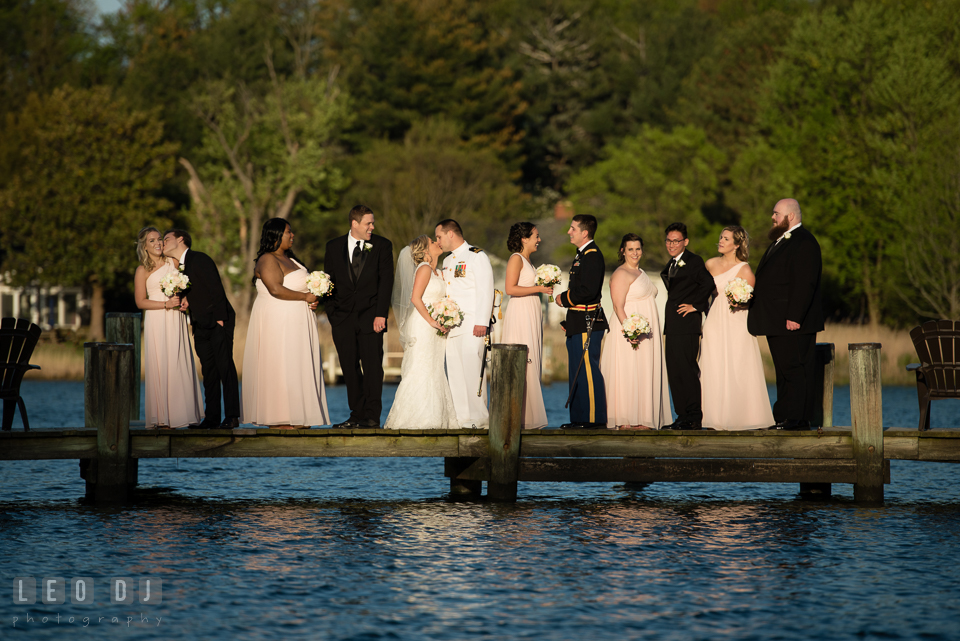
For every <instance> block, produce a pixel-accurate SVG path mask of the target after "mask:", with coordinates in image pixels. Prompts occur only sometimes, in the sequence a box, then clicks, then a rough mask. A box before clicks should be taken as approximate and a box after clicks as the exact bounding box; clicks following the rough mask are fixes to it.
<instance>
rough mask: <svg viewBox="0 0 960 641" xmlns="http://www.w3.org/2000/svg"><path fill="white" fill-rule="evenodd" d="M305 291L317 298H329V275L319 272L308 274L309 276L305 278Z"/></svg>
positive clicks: (331, 282) (330, 281)
mask: <svg viewBox="0 0 960 641" xmlns="http://www.w3.org/2000/svg"><path fill="white" fill-rule="evenodd" d="M307 291H308V292H310V293H311V294H313V295H314V296H316V297H317V298H323V297H324V296H329V295H330V294H331V293H332V292H333V281H332V280H330V274H328V273H327V272H321V271H316V272H310V275H309V276H307Z"/></svg>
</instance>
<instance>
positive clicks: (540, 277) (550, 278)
mask: <svg viewBox="0 0 960 641" xmlns="http://www.w3.org/2000/svg"><path fill="white" fill-rule="evenodd" d="M559 284H560V268H559V267H557V266H556V265H540V266H539V267H537V285H538V286H539V287H553V286H554V285H559ZM550 302H551V303H552V302H553V296H551V297H550Z"/></svg>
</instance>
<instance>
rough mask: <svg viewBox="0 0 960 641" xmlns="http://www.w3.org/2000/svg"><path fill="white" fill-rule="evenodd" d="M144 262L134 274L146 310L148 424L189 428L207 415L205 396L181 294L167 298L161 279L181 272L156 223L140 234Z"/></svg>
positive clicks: (139, 247) (140, 256) (139, 255)
mask: <svg viewBox="0 0 960 641" xmlns="http://www.w3.org/2000/svg"><path fill="white" fill-rule="evenodd" d="M137 258H138V259H139V260H140V266H139V267H137V271H136V273H135V274H134V276H133V291H134V296H135V297H136V301H137V307H139V308H140V309H142V310H143V362H144V384H145V387H146V398H145V401H144V417H145V419H146V426H147V427H148V428H174V427H187V426H188V425H193V424H196V423H199V422H200V420H201V419H202V418H203V400H202V396H201V392H200V381H199V380H198V379H197V368H196V365H195V363H194V360H193V347H192V346H191V345H190V333H189V331H188V330H187V317H186V315H185V314H183V313H181V312H180V309H179V307H180V297H179V296H173V297H167V296H164V294H163V292H162V291H160V280H161V279H162V278H163V277H164V276H165V275H167V274H171V273H176V272H177V266H176V265H175V261H173V260H172V259H169V258H166V257H164V255H163V239H162V236H161V235H160V231H159V230H158V229H157V228H156V227H144V228H143V229H141V230H140V233H139V234H137Z"/></svg>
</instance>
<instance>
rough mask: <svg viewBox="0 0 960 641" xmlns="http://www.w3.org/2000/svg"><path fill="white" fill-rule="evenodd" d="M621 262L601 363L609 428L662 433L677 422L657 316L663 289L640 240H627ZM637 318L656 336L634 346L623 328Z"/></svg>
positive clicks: (613, 285)
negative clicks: (648, 269) (646, 263)
mask: <svg viewBox="0 0 960 641" xmlns="http://www.w3.org/2000/svg"><path fill="white" fill-rule="evenodd" d="M619 256H620V267H618V268H617V269H616V271H614V272H613V276H611V278H610V297H611V298H612V299H613V310H614V312H615V313H614V314H613V316H611V317H610V334H609V335H608V336H607V340H606V341H605V342H604V345H603V355H602V356H601V358H600V371H601V373H602V374H603V380H604V381H605V382H606V388H607V427H608V428H609V429H614V430H615V429H621V430H625V429H635V430H649V429H660V428H661V427H662V426H663V425H666V424H669V423H670V422H671V421H672V420H673V419H672V417H671V415H670V389H669V387H668V385H667V365H666V362H665V361H664V360H663V334H662V330H661V329H660V315H659V313H658V312H657V286H656V285H654V284H653V282H651V280H650V278H649V277H648V276H647V274H646V273H645V272H644V271H643V270H642V269H640V258H641V257H642V256H643V239H642V238H640V236H638V235H636V234H627V235H626V236H624V237H623V240H621V241H620V252H619ZM633 314H640V315H641V316H644V317H645V318H646V319H647V320H648V321H649V322H650V334H649V335H647V336H644V337H641V338H640V339H638V340H635V341H628V340H627V338H626V337H625V336H624V335H623V322H624V321H625V320H626V319H627V317H629V316H631V315H633ZM634 345H636V346H637V349H634V348H633V346H634Z"/></svg>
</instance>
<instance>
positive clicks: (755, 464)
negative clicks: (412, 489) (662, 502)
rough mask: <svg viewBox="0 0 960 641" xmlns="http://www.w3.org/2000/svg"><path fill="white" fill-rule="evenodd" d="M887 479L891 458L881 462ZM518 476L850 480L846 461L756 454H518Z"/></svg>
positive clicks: (852, 468) (853, 475)
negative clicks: (663, 456) (669, 456)
mask: <svg viewBox="0 0 960 641" xmlns="http://www.w3.org/2000/svg"><path fill="white" fill-rule="evenodd" d="M884 465H885V481H884V482H885V483H889V482H890V463H889V462H888V461H884ZM520 480H521V481H557V482H559V481H564V482H636V483H653V482H690V483H854V482H856V480H857V466H856V463H855V462H854V461H853V460H849V461H815V460H807V461H798V460H762V459H760V460H758V459H727V460H703V459H634V458H631V459H619V460H615V459H535V458H526V459H524V458H521V459H520Z"/></svg>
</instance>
